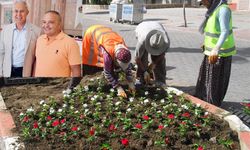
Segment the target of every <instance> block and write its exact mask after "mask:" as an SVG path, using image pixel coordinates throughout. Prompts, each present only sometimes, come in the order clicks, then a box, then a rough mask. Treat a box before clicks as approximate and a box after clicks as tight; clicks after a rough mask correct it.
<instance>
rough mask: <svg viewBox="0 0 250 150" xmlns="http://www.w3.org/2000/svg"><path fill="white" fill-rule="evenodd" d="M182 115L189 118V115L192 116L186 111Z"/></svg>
mask: <svg viewBox="0 0 250 150" xmlns="http://www.w3.org/2000/svg"><path fill="white" fill-rule="evenodd" d="M181 116H182V117H187V118H189V117H190V113H188V112H185V113H184V114H182V115H181Z"/></svg>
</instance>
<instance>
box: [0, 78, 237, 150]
mask: <svg viewBox="0 0 250 150" xmlns="http://www.w3.org/2000/svg"><path fill="white" fill-rule="evenodd" d="M90 78H91V77H89V76H88V77H84V79H83V80H82V82H81V84H82V85H83V86H85V85H86V84H88V81H89V79H90ZM68 82H69V79H67V78H54V79H44V82H43V83H40V84H30V85H20V86H4V87H2V88H1V89H0V92H1V94H2V96H3V98H4V101H5V103H6V106H7V108H8V110H9V111H10V112H11V114H12V116H13V118H14V121H15V123H16V129H15V132H16V133H17V134H19V133H20V122H19V118H18V116H19V114H20V113H21V112H25V111H26V110H27V109H28V108H30V106H33V108H34V109H36V108H37V107H38V106H39V102H40V101H41V100H42V99H48V97H49V96H53V97H54V98H55V99H56V100H57V102H58V103H61V102H62V96H63V94H62V91H63V90H64V89H66V87H67V85H68ZM139 90H143V88H142V89H139ZM149 97H154V96H153V95H149ZM104 103H105V102H104ZM145 109H147V108H145ZM138 111H139V110H138ZM138 113H141V112H138ZM212 118H213V119H212V123H211V124H212V126H211V129H210V130H209V132H211V133H207V131H208V129H202V131H201V134H202V136H201V138H200V140H201V141H196V142H197V143H202V144H203V145H205V147H204V149H209V150H210V149H215V150H217V149H218V150H224V149H229V148H226V147H224V146H222V145H217V144H213V143H211V141H209V139H210V138H211V137H214V136H217V135H218V134H219V135H221V136H222V137H230V138H231V139H232V140H233V141H234V144H233V145H232V146H231V149H240V146H239V141H238V136H237V133H236V132H233V131H231V129H230V128H229V125H228V123H227V122H225V121H224V120H221V119H219V118H217V117H215V116H213V117H212ZM157 127H158V126H156V127H155V129H157ZM155 129H154V130H153V129H151V130H149V131H148V132H147V133H142V134H143V136H142V137H141V138H140V139H138V138H136V137H134V136H133V135H131V134H129V133H128V135H129V136H128V140H129V145H128V146H123V145H122V144H121V142H120V138H113V139H111V140H110V146H111V147H112V148H113V149H114V150H116V149H128V150H130V149H134V150H136V149H137V150H140V149H153V150H155V149H175V150H184V149H185V150H186V149H194V148H193V147H192V146H191V144H190V143H192V141H190V140H189V139H190V138H192V137H193V135H192V134H194V133H192V132H190V133H188V134H187V136H186V137H181V136H180V135H178V133H176V132H174V129H171V128H168V129H167V130H168V131H169V132H167V134H168V136H169V137H173V139H175V140H172V141H170V146H168V147H161V146H154V144H153V142H152V139H155V138H156V139H157V138H158V135H157V134H156V132H155ZM117 132H118V133H121V134H122V131H120V130H119V129H118V131H117ZM108 135H109V134H108V133H107V135H100V137H101V138H96V139H95V140H94V141H92V142H91V143H85V141H84V140H83V139H84V137H82V138H79V139H76V140H75V141H74V142H72V143H63V142H62V141H59V140H58V139H56V138H53V137H51V138H50V139H49V140H35V139H34V140H29V141H24V140H23V139H20V141H24V143H25V148H26V149H28V150H45V149H46V150H47V149H70V150H71V149H92V150H98V149H100V143H102V142H103V141H104V140H103V139H105V138H109V137H108Z"/></svg>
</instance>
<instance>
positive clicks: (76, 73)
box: [70, 64, 81, 77]
mask: <svg viewBox="0 0 250 150" xmlns="http://www.w3.org/2000/svg"><path fill="white" fill-rule="evenodd" d="M70 68H71V76H72V77H81V65H80V64H79V65H72V66H70Z"/></svg>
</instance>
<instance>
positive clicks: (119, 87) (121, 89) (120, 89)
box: [117, 86, 127, 98]
mask: <svg viewBox="0 0 250 150" xmlns="http://www.w3.org/2000/svg"><path fill="white" fill-rule="evenodd" d="M117 93H118V94H117V96H121V97H123V98H127V94H126V93H125V91H124V90H123V88H122V87H121V86H118V87H117Z"/></svg>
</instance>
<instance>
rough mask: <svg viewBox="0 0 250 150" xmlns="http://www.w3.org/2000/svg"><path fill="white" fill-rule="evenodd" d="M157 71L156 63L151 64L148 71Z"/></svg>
mask: <svg viewBox="0 0 250 150" xmlns="http://www.w3.org/2000/svg"><path fill="white" fill-rule="evenodd" d="M154 69H155V63H151V64H150V65H149V66H148V70H149V71H150V72H153V70H154Z"/></svg>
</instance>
